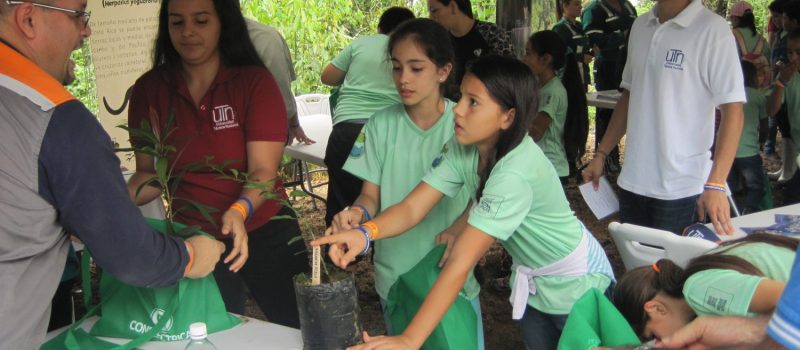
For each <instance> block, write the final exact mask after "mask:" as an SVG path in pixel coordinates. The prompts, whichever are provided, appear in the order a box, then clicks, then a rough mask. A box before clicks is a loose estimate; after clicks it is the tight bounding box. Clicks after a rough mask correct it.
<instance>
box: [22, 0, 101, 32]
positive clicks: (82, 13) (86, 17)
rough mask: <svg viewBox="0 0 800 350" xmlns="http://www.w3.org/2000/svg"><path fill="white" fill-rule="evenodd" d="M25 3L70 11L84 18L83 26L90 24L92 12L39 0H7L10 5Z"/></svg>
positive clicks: (77, 16)
mask: <svg viewBox="0 0 800 350" xmlns="http://www.w3.org/2000/svg"><path fill="white" fill-rule="evenodd" d="M25 3H28V4H31V5H33V6H37V7H41V8H46V9H50V10H55V11H61V12H66V13H70V14H72V15H73V16H75V17H76V18H81V19H82V20H83V26H84V27H85V26H87V25H88V24H89V18H90V17H91V16H92V13H91V12H87V11H81V10H73V9H67V8H63V7H58V6H51V5H47V4H42V3H38V2H34V1H19V0H6V4H9V5H21V4H25Z"/></svg>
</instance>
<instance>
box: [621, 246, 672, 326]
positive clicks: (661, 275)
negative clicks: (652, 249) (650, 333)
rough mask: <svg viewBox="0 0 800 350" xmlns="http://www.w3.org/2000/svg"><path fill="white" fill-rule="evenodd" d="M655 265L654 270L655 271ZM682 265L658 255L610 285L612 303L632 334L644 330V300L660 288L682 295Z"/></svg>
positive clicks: (656, 292) (654, 294)
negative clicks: (629, 325)
mask: <svg viewBox="0 0 800 350" xmlns="http://www.w3.org/2000/svg"><path fill="white" fill-rule="evenodd" d="M656 268H658V272H657V271H656ZM682 279H683V269H681V267H680V266H678V265H676V264H675V263H674V262H672V260H669V259H661V260H659V261H657V262H656V263H655V264H654V265H653V266H641V267H637V268H635V269H633V270H630V271H628V272H626V273H625V274H624V275H622V277H621V278H620V279H619V281H618V282H617V286H616V287H615V288H614V305H615V306H616V307H617V309H618V310H619V312H620V313H621V314H622V316H624V317H625V319H626V320H628V323H630V324H631V328H633V331H634V332H636V334H639V335H641V334H642V333H644V326H645V324H646V323H647V321H648V318H647V313H646V312H645V311H644V304H645V303H646V302H648V301H650V300H653V298H655V297H656V294H658V293H659V292H664V293H666V294H667V295H669V296H671V297H673V298H683V280H682Z"/></svg>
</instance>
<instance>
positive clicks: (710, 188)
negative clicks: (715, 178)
mask: <svg viewBox="0 0 800 350" xmlns="http://www.w3.org/2000/svg"><path fill="white" fill-rule="evenodd" d="M703 189H705V190H714V191H721V192H724V193H728V191H726V190H725V187H721V186H714V185H711V184H705V185H703Z"/></svg>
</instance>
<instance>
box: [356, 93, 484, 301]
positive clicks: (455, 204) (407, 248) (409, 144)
mask: <svg viewBox="0 0 800 350" xmlns="http://www.w3.org/2000/svg"><path fill="white" fill-rule="evenodd" d="M453 107H455V103H453V102H452V101H447V104H446V106H445V111H444V114H443V115H442V116H441V117H440V118H439V121H437V122H436V124H434V125H433V126H432V127H431V128H429V129H428V130H421V129H420V128H419V127H417V125H416V124H414V122H413V121H411V118H410V117H409V116H408V114H407V113H406V110H405V108H404V107H403V105H402V104H395V105H393V106H390V107H387V108H386V109H383V110H380V111H378V112H377V113H375V114H374V115H373V116H372V118H370V120H369V122H367V124H366V125H365V126H364V129H362V130H361V134H360V135H359V136H358V138H357V139H356V142H355V144H354V145H353V149H352V151H351V152H350V157H349V158H348V159H347V163H345V165H344V170H346V171H348V172H350V173H351V174H353V175H355V176H356V177H358V178H361V179H362V180H364V181H369V182H371V183H374V184H376V185H378V186H380V207H381V209H386V208H388V207H390V206H392V205H394V204H397V203H399V202H400V201H402V200H403V199H404V198H405V197H406V196H407V195H408V194H409V193H410V192H411V190H413V189H414V187H416V186H417V185H419V183H420V181H421V180H422V176H423V175H425V173H427V172H428V169H430V168H431V164H433V162H434V161H435V159H436V157H437V156H438V155H439V152H440V151H441V150H442V147H443V146H444V145H445V143H446V142H447V140H449V139H450V138H451V137H452V136H453V133H454V131H453V130H454V129H453ZM468 201H469V194H467V193H466V192H463V193H460V194H458V195H457V196H454V197H453V198H444V199H442V201H440V202H439V204H437V205H436V206H435V207H434V208H433V210H431V212H430V213H428V215H427V216H426V217H425V219H424V220H422V221H421V222H420V223H419V224H417V225H416V226H414V227H413V228H412V229H410V230H408V231H406V232H404V233H403V234H402V235H399V236H396V237H392V238H388V239H382V240H379V241H376V242H375V260H374V262H375V287H376V289H377V290H378V295H380V297H381V298H383V299H384V300H386V298H387V296H388V295H389V289H390V288H391V287H392V285H393V284H394V282H395V281H396V280H397V278H398V277H399V276H400V275H402V274H404V273H406V272H408V270H410V269H411V268H412V267H414V265H416V264H417V263H418V262H419V261H420V260H422V258H424V257H425V255H426V254H428V252H429V251H430V250H431V249H433V247H434V245H435V243H434V239H435V238H436V235H437V234H439V233H440V232H442V231H444V230H445V229H446V228H448V227H450V225H452V223H453V222H454V221H455V220H456V219H457V218H458V217H459V216H461V213H463V212H464V209H466V208H467V203H468ZM478 292H479V287H478V283H477V282H476V281H475V279H474V277H472V276H471V275H470V278H469V279H468V280H467V283H466V285H465V287H464V293H465V294H466V296H467V298H468V299H473V298H475V297H476V296H477V295H478Z"/></svg>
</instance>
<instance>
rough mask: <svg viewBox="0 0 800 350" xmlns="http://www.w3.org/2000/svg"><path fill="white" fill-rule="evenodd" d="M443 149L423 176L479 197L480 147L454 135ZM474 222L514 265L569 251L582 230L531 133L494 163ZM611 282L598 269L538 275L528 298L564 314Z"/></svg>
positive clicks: (546, 260)
mask: <svg viewBox="0 0 800 350" xmlns="http://www.w3.org/2000/svg"><path fill="white" fill-rule="evenodd" d="M443 153H444V154H443V156H442V158H443V159H442V160H441V162H440V164H439V165H438V166H436V167H434V169H433V170H431V172H430V173H428V175H426V176H425V178H424V179H423V180H424V181H425V182H426V183H428V184H429V185H431V186H432V187H434V188H435V189H436V190H438V191H440V192H442V193H444V194H445V195H447V196H452V195H456V194H460V193H463V191H465V190H466V191H467V192H468V193H469V194H471V195H472V196H475V194H476V191H477V189H478V185H479V178H478V174H477V169H478V158H479V156H478V151H477V149H476V148H475V147H474V146H462V145H460V144H458V143H457V142H456V141H455V139H453V140H451V141H450V142H448V144H447V148H446V149H445V150H444V152H443ZM469 224H470V225H472V226H473V227H475V228H477V229H479V230H481V231H483V232H484V233H486V234H488V235H490V236H492V237H494V238H497V239H498V240H499V241H500V243H501V244H502V245H503V247H505V249H506V250H507V251H508V253H509V254H510V255H511V257H513V258H514V263H515V264H520V265H525V266H527V267H530V268H534V269H535V268H539V267H544V266H547V265H550V264H552V263H555V262H557V261H559V260H561V259H562V258H564V257H565V256H567V255H568V254H569V253H571V252H572V251H573V250H575V248H576V247H577V246H578V243H580V240H581V238H582V235H583V232H582V227H581V224H580V222H579V221H578V219H577V218H576V217H575V214H574V213H573V212H572V210H571V209H570V207H569V203H568V202H567V198H566V196H565V195H564V190H563V189H562V188H561V182H559V180H558V176H557V175H556V172H555V171H554V170H553V166H552V165H551V164H550V161H549V160H548V159H547V157H545V155H544V153H543V152H542V150H541V149H539V147H538V146H537V145H536V144H535V143H534V142H533V139H531V138H530V137H525V138H524V139H523V141H522V142H521V143H520V144H519V145H518V146H517V147H516V148H514V149H513V150H511V151H510V152H509V153H508V154H506V155H505V156H504V157H503V158H502V159H500V161H498V162H497V164H495V166H494V168H493V170H492V172H491V174H490V176H489V179H488V180H487V182H486V186H485V187H484V190H483V196H482V197H481V198H480V202H479V203H478V205H476V206H474V207H473V208H472V210H471V211H470V213H469ZM511 281H514V276H512V278H511ZM610 283H611V280H610V279H609V278H608V277H606V276H605V275H603V274H599V273H590V274H586V275H583V276H577V277H575V276H544V277H538V278H536V288H537V293H536V294H535V295H534V294H531V295H530V296H529V297H528V305H530V306H532V307H534V308H536V309H537V310H540V311H542V312H546V313H550V314H558V315H564V314H567V313H569V311H570V309H571V308H572V304H574V303H575V301H576V300H578V299H579V298H580V297H581V296H582V295H583V294H584V293H585V292H586V291H587V290H589V289H590V288H598V289H600V290H605V289H606V288H607V287H608V285H609V284H610ZM512 287H513V286H512Z"/></svg>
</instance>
